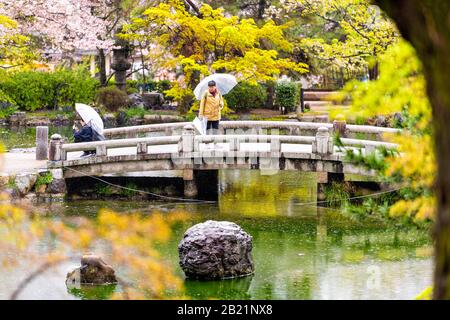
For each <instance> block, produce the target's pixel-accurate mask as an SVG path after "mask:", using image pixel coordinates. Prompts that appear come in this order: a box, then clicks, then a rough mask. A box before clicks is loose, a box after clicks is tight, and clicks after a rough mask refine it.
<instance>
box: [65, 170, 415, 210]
mask: <svg viewBox="0 0 450 320" xmlns="http://www.w3.org/2000/svg"><path fill="white" fill-rule="evenodd" d="M64 169H68V170H72V171H74V172H76V173H80V174H82V175H84V176H85V177H88V178H92V179H95V180H98V181H100V182H103V183H105V184H107V185H110V186H112V187H116V188H120V189H124V190H129V191H134V192H138V193H143V194H147V195H151V196H154V197H157V198H161V199H167V200H173V201H179V202H190V203H217V201H212V200H199V199H187V198H180V197H170V196H164V195H162V194H157V193H154V192H149V191H145V190H140V189H134V188H129V187H124V186H121V185H119V184H115V183H111V182H109V181H106V180H104V179H101V178H99V177H96V176H91V175H89V174H87V173H84V172H82V171H79V170H76V169H73V168H70V167H65V168H64ZM404 188H406V187H399V188H395V189H391V190H387V191H382V192H375V193H371V194H367V195H363V196H355V197H348V198H342V199H332V200H322V201H312V202H302V203H296V204H295V205H297V206H313V205H318V204H327V203H331V202H338V201H349V200H356V199H364V198H370V197H377V196H380V195H383V194H388V193H393V192H397V191H399V190H401V189H404Z"/></svg>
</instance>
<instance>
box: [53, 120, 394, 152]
mask: <svg viewBox="0 0 450 320" xmlns="http://www.w3.org/2000/svg"><path fill="white" fill-rule="evenodd" d="M341 141H342V143H343V144H344V146H357V147H363V148H365V149H366V151H373V150H374V149H375V148H376V147H379V146H384V147H386V148H396V147H397V145H396V144H393V143H387V142H380V141H371V140H359V139H348V138H342V139H341ZM252 142H253V143H268V144H270V152H281V144H306V145H311V146H312V153H314V154H318V155H327V154H333V153H334V152H335V150H334V145H333V137H332V136H331V135H330V129H329V128H328V127H327V126H321V127H319V128H318V129H317V132H316V135H315V136H295V135H294V136H290V135H264V134H251V135H248V134H247V135H245V134H224V135H222V134H219V135H196V134H195V131H194V128H193V126H192V125H191V124H188V125H185V126H184V127H183V131H182V134H181V135H171V136H163V137H144V138H131V139H115V140H105V141H95V142H84V143H68V144H65V143H63V142H62V139H61V136H60V135H57V134H55V135H53V136H52V138H51V141H50V150H49V160H51V161H64V160H67V153H69V152H78V151H94V150H95V151H96V156H97V157H106V156H107V155H108V150H109V149H115V148H126V147H136V153H137V154H147V153H148V147H149V146H158V145H178V148H177V149H176V150H177V153H179V154H181V155H182V154H186V153H190V152H196V151H200V144H201V143H228V144H229V151H241V150H242V149H241V144H242V143H252Z"/></svg>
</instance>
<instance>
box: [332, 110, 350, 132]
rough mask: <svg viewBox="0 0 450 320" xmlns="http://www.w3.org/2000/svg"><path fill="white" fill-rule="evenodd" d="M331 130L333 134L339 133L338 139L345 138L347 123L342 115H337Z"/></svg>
mask: <svg viewBox="0 0 450 320" xmlns="http://www.w3.org/2000/svg"><path fill="white" fill-rule="evenodd" d="M333 130H334V132H336V133H339V136H340V137H346V135H347V122H346V121H345V118H344V116H343V115H341V114H339V115H337V116H336V119H335V120H334V121H333Z"/></svg>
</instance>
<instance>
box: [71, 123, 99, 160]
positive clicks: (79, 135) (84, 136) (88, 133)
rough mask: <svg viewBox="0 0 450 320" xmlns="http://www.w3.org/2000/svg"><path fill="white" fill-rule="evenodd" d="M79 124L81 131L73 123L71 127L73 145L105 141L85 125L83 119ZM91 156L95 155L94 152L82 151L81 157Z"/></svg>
mask: <svg viewBox="0 0 450 320" xmlns="http://www.w3.org/2000/svg"><path fill="white" fill-rule="evenodd" d="M79 123H80V125H81V129H80V128H78V126H77V125H76V123H74V125H73V127H72V129H73V137H74V141H75V143H77V142H91V141H100V140H105V139H104V137H102V136H100V135H99V134H98V133H97V132H96V131H95V130H94V129H92V127H91V126H90V125H88V124H86V123H85V122H84V121H83V119H81V120H80V122H79ZM93 155H95V150H90V151H84V152H83V154H82V155H81V156H82V157H87V156H93Z"/></svg>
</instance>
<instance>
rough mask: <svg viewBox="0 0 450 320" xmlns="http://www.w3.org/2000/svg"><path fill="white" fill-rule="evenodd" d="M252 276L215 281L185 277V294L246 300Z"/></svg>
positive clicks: (194, 297) (248, 295)
mask: <svg viewBox="0 0 450 320" xmlns="http://www.w3.org/2000/svg"><path fill="white" fill-rule="evenodd" d="M252 279H253V276H248V277H243V278H238V279H229V280H216V281H199V280H191V279H186V280H185V282H184V285H185V289H186V294H187V295H188V296H190V297H192V298H193V299H233V300H248V299H251V298H252V296H251V294H250V292H249V290H250V285H251V283H252Z"/></svg>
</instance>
